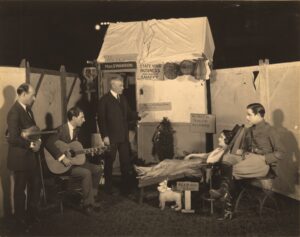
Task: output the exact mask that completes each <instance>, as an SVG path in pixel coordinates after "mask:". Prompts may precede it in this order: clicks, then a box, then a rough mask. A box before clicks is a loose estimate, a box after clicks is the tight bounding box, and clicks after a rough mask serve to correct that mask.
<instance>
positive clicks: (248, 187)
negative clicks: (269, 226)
mask: <svg viewBox="0 0 300 237" xmlns="http://www.w3.org/2000/svg"><path fill="white" fill-rule="evenodd" d="M275 178H276V175H274V174H272V173H271V172H269V174H268V175H267V176H265V177H261V178H251V179H244V180H241V181H242V182H243V185H242V190H241V191H240V193H239V194H238V197H237V199H236V203H235V206H234V212H237V211H238V208H239V204H240V201H241V199H242V198H244V197H245V196H246V195H247V194H248V196H249V194H250V195H251V193H252V192H251V191H252V190H253V189H254V188H255V187H256V190H258V189H261V190H260V194H262V196H261V197H259V196H258V195H257V194H254V195H251V197H255V198H256V199H257V200H258V201H259V215H260V216H262V211H263V208H266V207H265V203H266V201H267V199H270V200H271V201H272V202H273V204H274V206H275V209H276V211H277V212H279V208H278V204H277V201H276V199H275V198H274V197H273V194H274V192H273V191H272V188H273V180H274V179H275ZM257 186H258V187H259V188H257Z"/></svg>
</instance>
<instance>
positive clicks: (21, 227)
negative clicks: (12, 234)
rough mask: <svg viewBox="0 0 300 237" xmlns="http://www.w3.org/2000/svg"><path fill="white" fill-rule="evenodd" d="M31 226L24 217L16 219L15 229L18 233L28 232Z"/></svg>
mask: <svg viewBox="0 0 300 237" xmlns="http://www.w3.org/2000/svg"><path fill="white" fill-rule="evenodd" d="M30 228H31V225H30V224H29V223H28V222H27V221H26V220H25V219H17V220H16V228H15V231H16V232H18V233H28V232H29V230H30Z"/></svg>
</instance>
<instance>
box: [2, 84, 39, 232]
mask: <svg viewBox="0 0 300 237" xmlns="http://www.w3.org/2000/svg"><path fill="white" fill-rule="evenodd" d="M17 95H18V98H17V101H16V102H15V104H14V105H13V106H12V108H11V109H10V111H9V112H8V115H7V125H8V144H9V148H8V161H7V167H8V169H9V170H11V171H12V172H13V176H14V207H15V217H16V221H17V226H18V227H20V228H27V227H28V224H29V223H31V222H33V221H37V220H38V203H39V198H40V196H39V195H40V173H39V165H38V160H37V159H38V157H37V156H36V152H38V151H39V149H40V144H41V141H40V140H37V141H29V140H27V139H25V138H24V136H23V133H22V130H23V129H27V128H30V127H32V126H35V125H36V124H35V121H34V117H33V113H32V111H31V109H30V107H31V105H32V104H33V102H34V100H35V90H34V88H33V87H32V86H31V85H29V84H26V83H24V84H21V85H20V86H19V87H18V89H17ZM26 186H27V205H25V200H26V196H25V189H26ZM25 206H27V215H26V212H25Z"/></svg>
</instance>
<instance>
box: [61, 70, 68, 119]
mask: <svg viewBox="0 0 300 237" xmlns="http://www.w3.org/2000/svg"><path fill="white" fill-rule="evenodd" d="M59 71H60V83H61V113H62V120H63V121H61V122H62V123H65V122H66V121H67V116H66V112H67V95H66V87H67V85H66V68H65V66H64V65H61V66H60V69H59Z"/></svg>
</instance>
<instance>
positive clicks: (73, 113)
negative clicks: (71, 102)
mask: <svg viewBox="0 0 300 237" xmlns="http://www.w3.org/2000/svg"><path fill="white" fill-rule="evenodd" d="M81 112H83V111H82V110H81V109H80V108H79V107H76V106H75V107H72V108H71V109H69V110H68V112H67V118H68V121H71V120H72V118H73V116H75V117H78V116H79V114H80V113H81Z"/></svg>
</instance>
